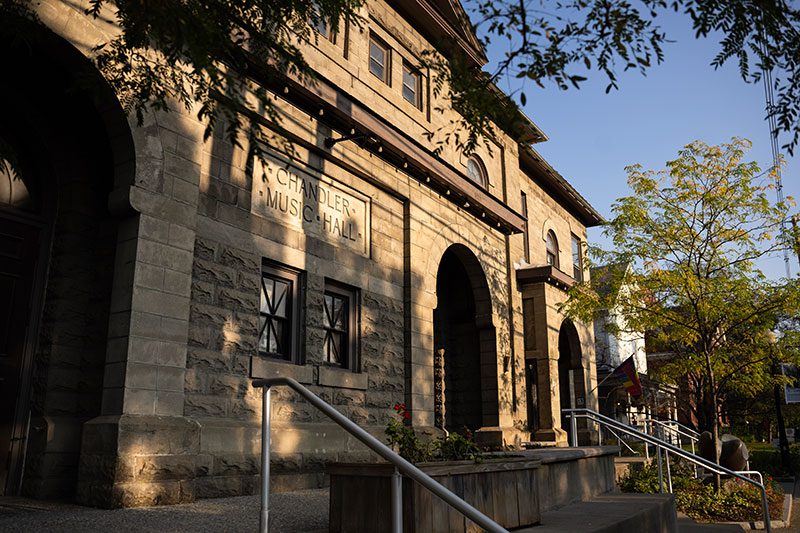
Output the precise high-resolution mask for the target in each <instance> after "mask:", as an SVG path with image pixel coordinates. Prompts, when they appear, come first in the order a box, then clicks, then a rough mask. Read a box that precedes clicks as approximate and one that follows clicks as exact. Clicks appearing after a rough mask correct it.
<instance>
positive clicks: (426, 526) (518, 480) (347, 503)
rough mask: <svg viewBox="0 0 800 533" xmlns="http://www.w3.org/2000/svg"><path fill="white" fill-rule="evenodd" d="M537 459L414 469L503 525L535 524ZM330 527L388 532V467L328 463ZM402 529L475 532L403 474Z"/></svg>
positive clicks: (423, 532)
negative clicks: (329, 464)
mask: <svg viewBox="0 0 800 533" xmlns="http://www.w3.org/2000/svg"><path fill="white" fill-rule="evenodd" d="M539 465H540V461H537V460H531V459H530V458H526V457H511V458H500V459H486V460H485V461H483V462H482V463H474V462H472V461H453V462H439V463H422V464H419V465H417V466H418V467H419V468H420V470H422V471H423V472H425V473H426V474H428V475H429V476H431V477H432V478H433V479H435V480H436V481H438V482H439V483H441V484H442V485H444V486H445V487H447V488H448V489H450V491H452V492H453V493H455V494H457V495H458V496H459V497H461V498H462V499H464V500H465V501H466V502H467V503H469V504H471V505H472V506H474V507H475V508H476V509H478V510H479V511H481V512H482V513H484V514H485V515H487V516H489V517H490V518H492V519H493V520H494V521H496V522H497V523H498V524H500V525H501V526H503V527H504V528H506V529H512V528H519V527H526V526H533V525H536V524H538V523H539V520H540V511H539V496H538V491H537V486H538V482H539V480H538V477H537V474H538V469H539ZM328 473H329V474H330V480H331V489H330V531H331V532H334V533H339V532H342V533H345V532H346V533H351V532H369V533H373V532H376V531H391V514H392V507H391V484H390V483H391V476H392V473H394V466H392V465H390V464H386V463H380V464H341V463H339V464H334V465H331V466H330V467H329V469H328ZM403 531H404V532H416V533H428V532H430V531H481V529H480V528H479V527H477V526H476V525H475V524H473V523H472V522H471V521H469V520H467V519H466V518H464V516H463V515H461V513H459V512H458V511H456V510H455V509H453V508H452V507H450V506H449V505H448V504H446V503H445V502H444V501H442V500H441V499H440V498H439V497H438V496H436V495H434V494H433V493H432V492H430V491H429V490H428V489H426V488H424V487H422V486H420V485H419V484H417V483H416V482H414V481H412V480H411V479H409V478H407V477H405V476H404V477H403Z"/></svg>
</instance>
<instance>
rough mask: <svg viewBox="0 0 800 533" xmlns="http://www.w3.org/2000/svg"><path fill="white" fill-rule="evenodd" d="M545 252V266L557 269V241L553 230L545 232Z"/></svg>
mask: <svg viewBox="0 0 800 533" xmlns="http://www.w3.org/2000/svg"><path fill="white" fill-rule="evenodd" d="M545 250H546V251H547V264H548V265H551V266H554V267H556V268H558V239H556V234H555V233H553V230H550V231H548V232H547V238H546V239H545Z"/></svg>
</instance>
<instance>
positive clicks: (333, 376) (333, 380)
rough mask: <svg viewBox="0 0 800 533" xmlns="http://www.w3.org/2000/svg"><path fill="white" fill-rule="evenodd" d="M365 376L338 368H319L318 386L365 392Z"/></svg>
mask: <svg viewBox="0 0 800 533" xmlns="http://www.w3.org/2000/svg"><path fill="white" fill-rule="evenodd" d="M367 383H368V379H367V374H365V373H363V372H362V373H360V374H357V373H355V372H351V371H349V370H343V369H338V368H327V367H324V366H321V367H319V384H320V385H321V386H323V387H338V388H341V389H357V390H367Z"/></svg>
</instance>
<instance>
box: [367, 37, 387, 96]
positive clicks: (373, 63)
mask: <svg viewBox="0 0 800 533" xmlns="http://www.w3.org/2000/svg"><path fill="white" fill-rule="evenodd" d="M391 68H392V67H391V54H390V51H389V47H388V46H387V45H385V44H384V43H383V42H381V41H379V40H378V39H377V38H376V37H375V36H372V35H371V36H370V38H369V71H370V72H372V73H373V74H374V75H375V76H377V77H378V78H380V80H381V81H382V82H383V83H385V84H387V85H390V83H389V80H390V79H391V76H390V73H391Z"/></svg>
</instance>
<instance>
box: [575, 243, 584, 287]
mask: <svg viewBox="0 0 800 533" xmlns="http://www.w3.org/2000/svg"><path fill="white" fill-rule="evenodd" d="M572 277H573V278H574V279H575V281H583V246H582V243H581V240H580V239H579V238H578V237H576V236H575V235H573V236H572Z"/></svg>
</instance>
